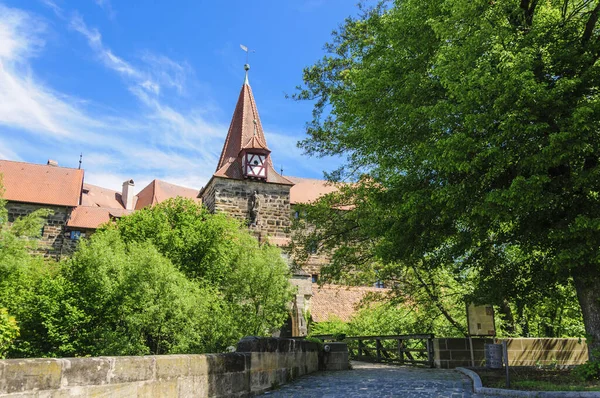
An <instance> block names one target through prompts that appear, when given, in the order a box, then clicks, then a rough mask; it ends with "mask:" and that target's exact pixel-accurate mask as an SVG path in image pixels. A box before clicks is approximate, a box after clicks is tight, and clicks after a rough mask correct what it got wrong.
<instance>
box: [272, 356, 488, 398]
mask: <svg viewBox="0 0 600 398" xmlns="http://www.w3.org/2000/svg"><path fill="white" fill-rule="evenodd" d="M352 367H353V369H352V370H346V371H341V372H317V373H314V374H312V375H308V376H304V377H301V378H299V379H298V380H296V381H295V382H293V383H290V384H286V385H284V386H282V387H281V388H280V389H279V390H276V391H270V392H267V393H265V394H264V396H270V397H277V398H282V397H298V398H308V397H323V398H337V397H343V398H354V397H373V398H374V397H378V398H379V397H406V398H417V397H418V398H426V397H436V398H480V397H482V396H481V395H478V394H473V393H472V391H473V388H472V386H471V379H469V378H468V377H466V376H465V375H463V374H462V373H460V372H457V371H454V370H442V369H423V368H413V367H401V366H393V365H382V364H370V363H365V362H353V363H352ZM486 397H489V396H486Z"/></svg>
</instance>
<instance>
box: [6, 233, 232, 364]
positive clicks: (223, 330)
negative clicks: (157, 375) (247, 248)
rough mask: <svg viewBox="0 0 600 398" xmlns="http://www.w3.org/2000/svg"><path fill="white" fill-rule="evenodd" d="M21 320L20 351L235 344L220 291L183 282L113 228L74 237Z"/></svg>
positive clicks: (128, 351)
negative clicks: (75, 244) (75, 243)
mask: <svg viewBox="0 0 600 398" xmlns="http://www.w3.org/2000/svg"><path fill="white" fill-rule="evenodd" d="M30 307H31V311H32V316H31V317H30V318H29V319H27V320H25V321H24V322H23V337H24V341H25V342H26V344H23V345H21V346H18V347H17V348H16V351H17V352H19V353H20V354H21V355H25V356H47V355H50V356H87V355H92V356H98V355H144V354H166V353H183V352H185V353H200V352H207V351H220V350H223V349H224V348H225V347H226V346H227V345H230V344H231V343H233V342H234V341H235V336H233V334H232V332H231V323H232V318H231V313H230V311H229V310H228V304H227V303H226V302H225V300H224V299H223V297H222V295H221V294H220V293H219V292H218V291H216V290H215V289H214V288H211V287H201V286H199V285H198V284H197V283H194V282H191V281H189V280H188V279H187V278H186V277H185V276H184V275H183V274H182V273H181V272H180V271H178V270H177V269H176V268H175V267H174V266H173V264H172V263H171V262H170V261H169V260H168V259H166V258H164V257H163V256H162V255H160V253H158V252H157V250H156V249H155V248H154V247H153V246H152V245H151V244H149V243H147V242H146V243H129V244H126V243H124V242H123V241H122V240H121V239H120V236H119V234H118V232H117V231H116V230H114V229H112V230H105V231H102V232H98V233H96V234H94V235H93V236H92V237H91V238H90V239H89V240H88V241H82V242H80V245H79V248H78V251H77V252H76V253H75V254H74V255H73V257H72V258H71V259H69V260H68V261H66V262H64V263H63V264H62V268H61V272H60V274H59V275H57V276H56V277H54V278H53V279H47V280H44V281H43V283H42V284H41V285H40V286H39V290H38V292H37V294H36V297H35V298H33V299H32V300H31V302H30Z"/></svg>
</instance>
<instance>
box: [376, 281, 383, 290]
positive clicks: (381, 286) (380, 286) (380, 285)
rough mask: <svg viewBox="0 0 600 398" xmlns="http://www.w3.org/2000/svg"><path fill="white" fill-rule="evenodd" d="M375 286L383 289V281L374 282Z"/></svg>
mask: <svg viewBox="0 0 600 398" xmlns="http://www.w3.org/2000/svg"><path fill="white" fill-rule="evenodd" d="M375 287H376V288H378V289H385V283H383V282H382V281H377V282H375Z"/></svg>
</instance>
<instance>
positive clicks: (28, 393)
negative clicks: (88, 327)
mask: <svg viewBox="0 0 600 398" xmlns="http://www.w3.org/2000/svg"><path fill="white" fill-rule="evenodd" d="M237 351H238V352H237V353H230V354H205V355H160V356H137V357H97V358H58V359H56V358H53V359H50V358H40V359H8V360H0V397H15V398H16V397H115V398H120V397H123V398H125V397H127V398H128V397H247V396H254V395H256V394H259V393H261V392H264V391H266V390H269V389H271V388H273V387H275V386H278V385H281V384H284V383H286V382H289V381H290V380H292V379H294V378H296V377H299V376H302V375H304V374H307V373H312V372H315V371H317V369H318V366H319V357H318V356H319V353H318V345H317V344H316V343H311V342H307V341H296V340H290V339H272V338H249V339H242V340H241V341H240V342H239V343H238V349H237Z"/></svg>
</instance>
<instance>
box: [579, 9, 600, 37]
mask: <svg viewBox="0 0 600 398" xmlns="http://www.w3.org/2000/svg"><path fill="white" fill-rule="evenodd" d="M599 10H600V2H599V3H598V4H596V7H594V9H593V10H592V11H591V12H590V17H589V19H588V21H587V23H586V24H585V30H584V31H583V36H582V37H581V42H582V43H583V44H586V43H587V42H589V41H590V39H591V37H592V33H593V32H594V28H595V27H596V23H597V22H598V11H599Z"/></svg>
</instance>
